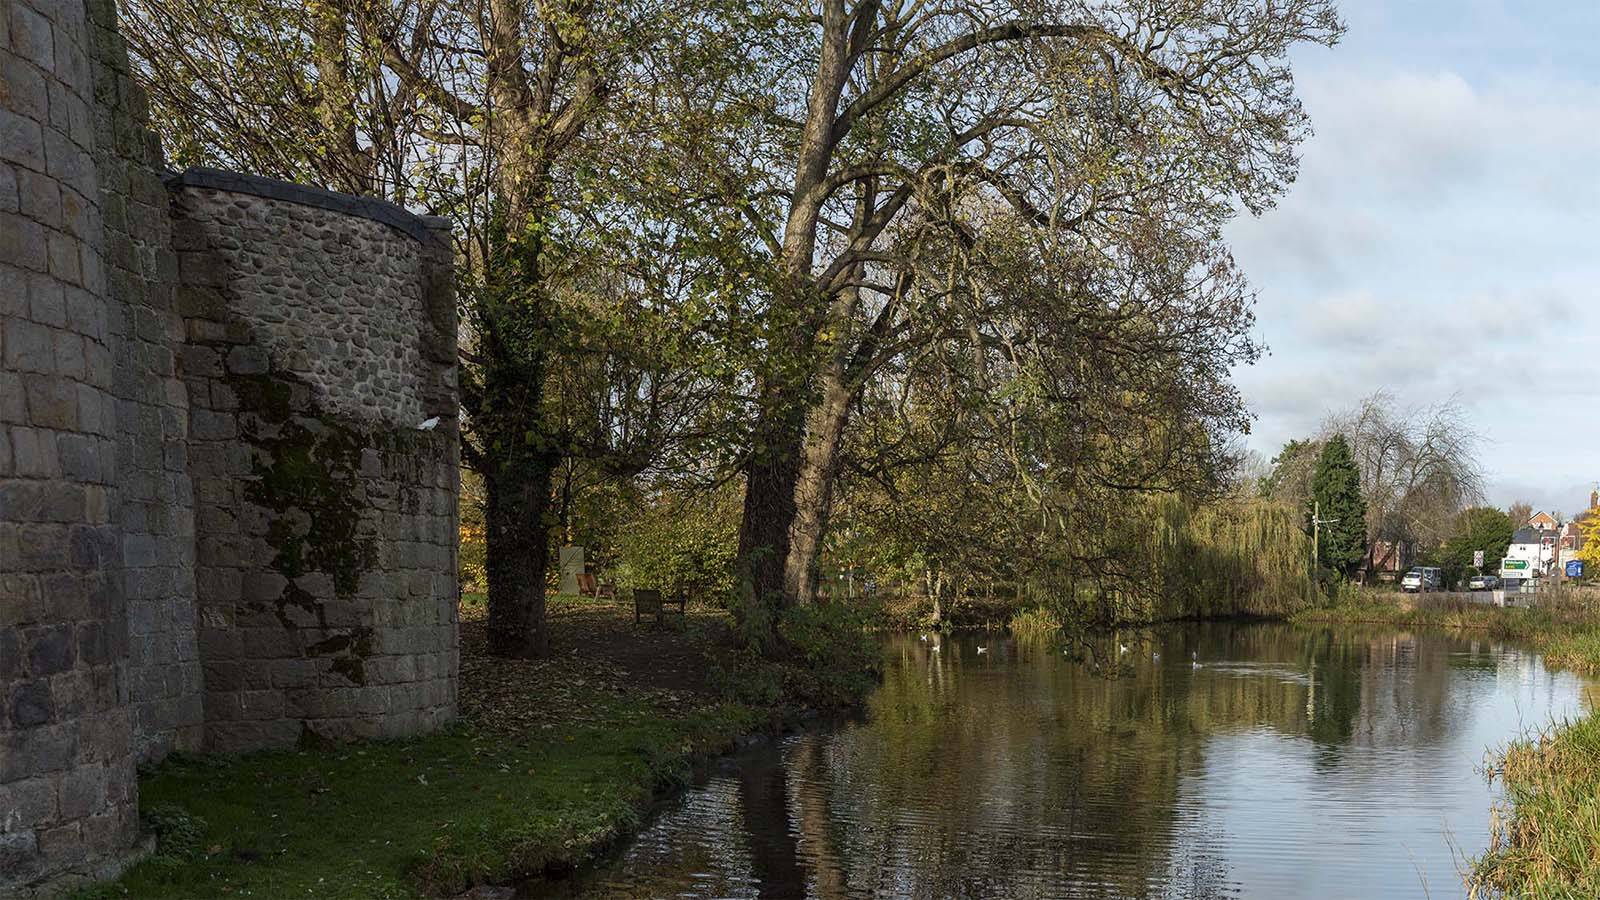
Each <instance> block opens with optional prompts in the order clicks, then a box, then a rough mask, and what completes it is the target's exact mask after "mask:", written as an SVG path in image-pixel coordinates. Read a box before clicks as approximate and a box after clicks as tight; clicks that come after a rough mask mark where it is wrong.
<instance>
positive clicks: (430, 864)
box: [85, 598, 799, 898]
mask: <svg viewBox="0 0 1600 900" xmlns="http://www.w3.org/2000/svg"><path fill="white" fill-rule="evenodd" d="M463 618H464V621H463V625H462V673H461V712H462V720H461V722H460V723H459V724H458V725H456V726H454V727H452V728H450V729H449V730H447V731H444V732H442V733H437V734H433V735H429V736H426V737H421V738H416V739H410V740H402V741H381V742H369V743H362V744H350V745H337V746H319V747H302V748H299V749H295V750H284V751H272V752H263V753H254V754H249V755H244V756H232V757H225V756H216V757H186V758H173V759H169V760H168V761H166V762H164V763H163V764H161V765H160V766H157V767H155V768H154V769H153V770H151V771H149V772H147V773H145V774H144V776H143V777H142V778H141V781H140V805H141V809H142V810H143V813H144V816H145V821H146V827H147V828H148V829H149V830H151V831H153V832H155V833H156V834H157V837H158V848H157V851H156V853H155V855H154V856H152V857H151V858H149V859H147V860H146V861H144V862H143V863H141V864H140V865H138V866H137V867H135V868H134V869H133V870H131V871H130V872H129V873H128V874H127V875H125V876H124V877H123V878H122V879H121V880H120V881H118V882H116V883H114V884H111V885H106V886H102V887H99V888H96V889H94V890H93V891H91V892H89V893H87V894H86V895H85V896H88V897H96V898H99V897H124V896H128V897H172V896H183V897H199V896H205V897H219V896H257V897H263V896H266V897H286V896H302V897H304V896H316V897H351V898H354V897H362V898H365V897H424V896H441V895H443V896H448V895H452V894H458V893H461V892H463V891H465V890H467V889H468V888H470V887H471V886H473V885H477V884H502V883H508V882H514V881H519V880H524V879H527V878H529V877H542V876H550V875H559V874H562V873H565V872H568V871H571V870H572V869H574V868H575V867H578V866H581V865H582V864H584V863H585V862H587V861H589V860H591V859H593V858H594V857H595V856H596V855H597V854H599V853H601V852H603V851H604V850H605V849H606V848H608V847H609V846H611V845H612V844H613V843H614V842H615V841H616V840H617V839H618V838H619V837H621V836H623V835H625V834H627V833H628V832H629V831H631V830H632V829H634V828H636V827H637V826H638V824H639V823H640V820H641V818H642V816H643V815H644V813H645V812H646V810H647V809H648V808H649V806H650V804H651V802H652V801H653V800H654V799H656V798H658V797H660V796H661V795H662V793H663V792H664V791H666V790H669V789H671V788H673V787H675V786H677V785H679V784H681V783H682V782H683V781H684V779H685V778H687V776H688V775H689V773H690V771H691V765H692V763H693V762H694V760H695V759H696V758H697V757H703V756H708V755H713V754H718V753H722V752H725V751H726V750H728V749H731V747H732V746H733V745H734V744H735V742H736V741H737V739H738V738H739V737H741V736H742V735H747V734H750V733H755V732H762V731H771V730H775V729H776V728H777V727H779V726H780V724H781V722H782V721H783V719H784V718H785V717H787V716H789V715H791V714H792V713H793V712H794V711H795V704H796V703H797V702H799V700H798V699H797V698H796V697H795V696H794V695H793V693H792V691H786V690H782V689H775V690H774V691H772V692H771V693H769V694H768V695H767V697H766V700H767V701H769V702H761V701H752V700H750V699H748V698H745V697H741V698H739V699H738V700H730V699H728V694H727V693H726V691H725V690H723V689H722V688H721V686H719V685H717V684H715V683H714V681H715V679H714V677H713V673H714V672H715V671H716V669H717V661H718V660H720V659H723V658H726V657H727V656H728V655H729V646H730V640H731V629H730V627H729V623H728V622H727V619H726V617H725V615H724V614H722V613H720V612H717V611H712V610H691V611H690V614H689V616H688V617H687V621H686V622H685V623H684V624H683V625H682V626H679V627H672V628H668V629H663V630H656V629H650V628H645V627H640V628H636V627H635V626H633V624H632V617H631V613H628V612H626V611H624V610H623V609H622V607H620V606H617V605H613V604H609V603H606V604H596V603H589V602H583V601H578V600H575V599H571V598H567V599H562V600H558V601H554V602H553V603H552V615H551V624H552V649H553V651H554V652H553V653H552V654H551V657H550V658H549V659H545V660H533V661H529V660H501V659H494V658H492V657H489V656H487V654H486V653H485V652H484V645H485V638H484V633H483V625H482V621H481V612H475V611H474V608H473V606H472V605H471V604H464V606H463ZM771 680H772V681H774V682H775V683H776V684H779V685H780V686H781V685H783V684H784V683H785V682H784V680H783V678H782V676H781V674H780V675H773V676H772V677H771Z"/></svg>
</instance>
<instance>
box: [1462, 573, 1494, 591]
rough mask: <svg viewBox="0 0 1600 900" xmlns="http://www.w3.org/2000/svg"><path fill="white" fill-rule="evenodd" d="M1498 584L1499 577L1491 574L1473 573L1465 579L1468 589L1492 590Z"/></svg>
mask: <svg viewBox="0 0 1600 900" xmlns="http://www.w3.org/2000/svg"><path fill="white" fill-rule="evenodd" d="M1499 586H1500V579H1499V578H1496V577H1495V576H1493V575H1474V576H1472V577H1471V578H1469V579H1468V580H1467V590H1469V591H1492V590H1494V589H1495V588H1497V587H1499Z"/></svg>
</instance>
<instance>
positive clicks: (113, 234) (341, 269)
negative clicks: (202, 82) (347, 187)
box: [0, 0, 458, 897]
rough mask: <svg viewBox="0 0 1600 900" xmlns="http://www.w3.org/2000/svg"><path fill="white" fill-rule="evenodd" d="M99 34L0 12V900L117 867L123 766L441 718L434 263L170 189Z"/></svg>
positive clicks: (81, 25) (64, 9)
mask: <svg viewBox="0 0 1600 900" xmlns="http://www.w3.org/2000/svg"><path fill="white" fill-rule="evenodd" d="M115 20H116V13H115V8H114V5H113V2H112V0H86V2H78V0H74V2H66V3H63V2H57V0H9V2H7V3H4V4H0V79H3V83H4V89H3V90H0V895H4V896H8V897H9V896H12V895H20V896H28V895H30V894H32V893H34V892H37V891H41V890H49V889H53V888H55V887H59V886H61V885H64V884H68V883H71V882H73V881H76V880H81V879H84V878H93V877H101V876H104V875H106V874H108V873H110V872H113V871H114V870H115V868H116V866H117V865H119V864H120V862H121V861H123V860H125V859H126V858H127V853H128V851H130V850H132V849H133V848H134V847H135V845H136V843H137V841H138V816H137V807H136V803H137V799H136V782H135V775H134V771H135V768H134V767H135V763H136V762H138V761H143V760H153V759H158V758H160V757H161V756H163V755H165V754H166V753H168V752H170V751H172V750H174V749H185V750H198V749H202V748H205V747H211V748H216V749H227V750H244V749H251V748H255V747H262V746H273V745H282V744H287V743H292V742H293V741H295V740H297V739H299V737H300V736H301V735H302V734H303V733H305V732H306V731H308V730H309V731H312V732H315V733H319V734H323V735H325V736H327V737H330V738H336V739H351V738H359V737H371V736H387V735H400V734H407V733H413V732H416V731H419V730H425V729H429V728H434V727H437V726H438V725H439V724H441V723H443V722H445V721H447V720H448V719H449V718H451V717H452V716H453V715H454V713H455V685H456V666H457V662H456V630H455V596H454V591H455V587H454V584H455V582H454V574H455V558H454V553H455V549H454V536H455V530H456V528H455V524H456V523H455V502H454V501H455V497H454V485H455V483H456V478H455V476H456V465H457V449H458V448H457V435H456V432H455V428H454V417H453V415H452V413H453V411H454V410H455V408H456V373H455V368H454V363H455V347H454V341H455V319H454V315H455V304H454V298H453V297H452V295H451V285H452V283H453V280H452V277H451V273H450V264H451V251H450V244H449V240H448V233H447V232H445V231H443V230H442V229H441V225H442V223H441V222H439V221H437V220H430V219H426V218H419V217H416V216H412V215H410V214H409V213H407V212H405V211H404V210H402V209H399V208H397V207H393V206H391V205H389V204H385V203H382V202H380V201H372V200H366V199H363V198H354V197H347V196H343V195H338V194H331V193H329V192H326V191H319V190H316V189H312V188H303V187H300V186H295V185H286V184H283V183H281V182H274V181H271V180H269V179H259V178H252V177H247V176H235V175H231V174H228V173H216V172H209V173H208V172H197V173H187V174H186V175H184V176H180V177H176V178H174V179H172V180H171V181H170V182H167V183H164V182H163V171H162V170H163V165H162V161H161V159H160V157H159V151H158V149H157V147H156V143H155V141H154V140H153V139H152V138H151V136H150V135H149V133H148V131H147V130H146V129H145V127H144V124H143V121H144V116H145V112H144V99H143V96H142V94H141V92H140V90H139V89H138V87H137V86H136V85H135V83H134V82H133V80H132V78H131V77H130V69H129V66H128V60H127V56H126V52H125V50H124V48H123V45H122V42H121V39H120V37H119V36H118V35H117V34H116V31H115ZM174 214H176V218H174ZM433 415H442V416H444V418H445V423H444V424H442V425H441V427H440V428H438V429H436V430H434V431H432V432H427V433H421V432H417V431H416V430H415V425H416V424H417V423H418V422H420V421H421V420H422V419H425V418H428V417H430V416H433Z"/></svg>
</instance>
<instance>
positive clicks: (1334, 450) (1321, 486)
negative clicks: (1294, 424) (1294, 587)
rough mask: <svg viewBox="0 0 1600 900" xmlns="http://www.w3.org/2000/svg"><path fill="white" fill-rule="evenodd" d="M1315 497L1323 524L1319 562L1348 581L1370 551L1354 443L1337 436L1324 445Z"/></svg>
mask: <svg viewBox="0 0 1600 900" xmlns="http://www.w3.org/2000/svg"><path fill="white" fill-rule="evenodd" d="M1311 498H1312V503H1313V504H1315V505H1314V506H1313V507H1312V509H1308V510H1306V513H1307V515H1308V516H1309V515H1311V514H1312V513H1313V510H1315V511H1316V512H1317V513H1318V514H1319V515H1320V517H1321V520H1322V522H1323V524H1322V525H1321V527H1320V529H1319V535H1318V537H1319V542H1318V553H1317V562H1318V563H1319V564H1320V565H1322V566H1326V567H1328V568H1330V569H1333V570H1334V571H1336V572H1338V573H1339V574H1340V575H1342V576H1344V577H1345V578H1349V577H1351V576H1352V575H1354V574H1355V573H1356V570H1357V569H1358V568H1359V567H1360V565H1361V558H1362V556H1364V555H1365V553H1366V548H1367V504H1366V501H1365V500H1363V499H1362V497H1361V470H1360V469H1358V468H1356V461H1355V457H1354V455H1352V454H1351V452H1350V443H1349V442H1348V441H1346V440H1345V437H1344V435H1342V434H1337V435H1334V436H1333V437H1332V438H1330V439H1329V440H1328V441H1327V442H1326V443H1324V444H1323V445H1322V454H1321V455H1320V456H1319V457H1318V458H1317V471H1316V474H1315V475H1313V476H1312V477H1311Z"/></svg>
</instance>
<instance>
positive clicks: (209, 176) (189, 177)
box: [162, 166, 450, 241]
mask: <svg viewBox="0 0 1600 900" xmlns="http://www.w3.org/2000/svg"><path fill="white" fill-rule="evenodd" d="M162 180H163V181H164V182H165V183H166V185H167V190H169V191H170V190H175V189H177V188H183V187H197V188H209V189H211V190H217V191H230V192H232V193H235V194H249V195H251V196H255V197H265V198H267V199H268V200H282V201H284V202H286V203H299V204H301V205H303V206H314V207H318V208H320V209H326V210H332V211H333V212H338V213H344V214H345V215H350V216H359V217H361V218H363V219H371V220H372V221H374V222H381V223H383V224H384V225H388V226H390V227H392V228H396V229H399V230H400V231H402V232H404V233H406V234H408V235H410V236H411V237H412V238H414V239H416V240H417V241H427V240H428V239H429V234H430V232H432V231H436V230H440V229H443V230H449V228H450V220H449V219H447V218H445V217H444V216H419V215H417V214H416V213H413V212H411V211H410V210H408V209H406V208H404V207H402V206H396V205H395V204H393V203H390V202H389V201H387V200H379V199H377V198H375V197H358V196H356V195H354V194H341V193H339V192H338V191H329V190H324V189H323V188H317V187H308V186H306V185H303V184H295V183H293V182H289V181H279V180H278V179H276V178H266V177H264V176H261V175H244V174H241V173H239V172H228V171H224V170H222V169H208V168H205V167H203V166H197V167H195V168H191V169H186V170H184V171H182V172H173V173H170V174H168V175H167V176H166V177H165V178H163V179H162Z"/></svg>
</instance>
